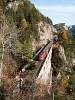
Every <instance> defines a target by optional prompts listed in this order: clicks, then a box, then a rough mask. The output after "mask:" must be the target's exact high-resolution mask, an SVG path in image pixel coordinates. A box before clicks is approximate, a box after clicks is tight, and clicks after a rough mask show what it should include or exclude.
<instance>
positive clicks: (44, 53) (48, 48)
mask: <svg viewBox="0 0 75 100" xmlns="http://www.w3.org/2000/svg"><path fill="white" fill-rule="evenodd" d="M52 44H53V41H51V42H50V43H49V44H48V45H47V46H46V47H45V48H44V50H43V51H42V52H41V53H40V54H39V57H38V60H44V59H45V57H46V55H47V54H48V52H49V50H50V48H51V46H52Z"/></svg>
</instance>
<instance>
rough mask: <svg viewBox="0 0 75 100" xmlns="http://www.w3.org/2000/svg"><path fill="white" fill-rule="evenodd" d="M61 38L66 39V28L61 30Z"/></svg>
mask: <svg viewBox="0 0 75 100" xmlns="http://www.w3.org/2000/svg"><path fill="white" fill-rule="evenodd" d="M62 38H63V39H64V40H67V33H66V30H63V34H62Z"/></svg>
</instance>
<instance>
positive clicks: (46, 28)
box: [32, 22, 57, 51]
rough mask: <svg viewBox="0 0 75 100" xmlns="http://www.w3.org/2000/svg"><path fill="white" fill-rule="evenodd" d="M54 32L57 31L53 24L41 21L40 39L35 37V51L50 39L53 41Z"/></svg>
mask: <svg viewBox="0 0 75 100" xmlns="http://www.w3.org/2000/svg"><path fill="white" fill-rule="evenodd" d="M53 32H57V31H56V29H55V28H54V27H53V26H50V25H49V24H47V23H43V22H39V23H38V34H39V41H36V40H35V39H33V41H32V50H33V51H35V50H36V48H38V47H41V46H43V45H45V44H47V43H48V41H51V39H52V38H53Z"/></svg>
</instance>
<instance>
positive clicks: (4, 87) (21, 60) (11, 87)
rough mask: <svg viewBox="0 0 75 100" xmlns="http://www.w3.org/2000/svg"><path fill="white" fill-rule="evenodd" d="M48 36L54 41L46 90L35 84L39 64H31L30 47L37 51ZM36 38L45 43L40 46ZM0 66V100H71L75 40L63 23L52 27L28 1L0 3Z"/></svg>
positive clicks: (74, 82) (3, 0) (74, 95)
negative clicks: (50, 73)
mask: <svg viewBox="0 0 75 100" xmlns="http://www.w3.org/2000/svg"><path fill="white" fill-rule="evenodd" d="M54 27H55V28H54ZM52 28H53V29H54V30H53V29H52ZM39 33H40V34H39ZM45 33H47V34H45ZM43 34H44V35H43ZM50 35H51V39H52V38H53V35H56V36H57V40H56V42H55V43H54V44H53V46H52V58H51V67H52V87H51V88H50V90H49V89H48V88H47V89H46V87H47V86H42V85H40V84H38V85H37V84H35V78H36V73H37V71H38V66H39V63H38V62H34V61H33V60H32V57H33V55H34V52H35V50H33V49H32V43H33V44H34V45H33V46H35V48H36V51H38V50H39V49H40V48H41V47H42V46H44V44H45V45H46V44H47V43H48V42H49V39H50V37H49V36H50ZM40 37H41V41H42V40H43V41H45V40H46V39H47V41H46V43H45V42H42V43H43V45H41V46H39V45H37V44H42V43H41V42H39V41H40ZM35 41H36V42H37V44H36V45H37V47H36V45H35ZM0 64H1V65H0V83H1V84H0V99H1V100H53V98H54V99H55V100H75V39H74V38H73V36H72V34H71V33H70V31H69V30H68V29H67V28H65V23H60V24H56V25H54V26H53V23H52V20H51V19H50V18H48V17H45V16H44V15H42V14H41V13H40V11H39V10H38V9H36V8H35V6H34V4H31V3H30V1H29V0H0ZM27 64H28V65H29V66H28V67H26V69H25V71H24V72H22V68H24V67H25V66H26V65H27ZM19 72H20V73H19ZM21 77H22V79H21ZM19 79H20V80H19ZM21 82H22V83H21ZM41 87H42V89H41Z"/></svg>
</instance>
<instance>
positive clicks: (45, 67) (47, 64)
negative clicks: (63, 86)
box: [36, 47, 52, 86]
mask: <svg viewBox="0 0 75 100" xmlns="http://www.w3.org/2000/svg"><path fill="white" fill-rule="evenodd" d="M51 57H52V47H51V49H50V51H49V53H48V55H47V57H46V58H45V60H44V62H43V64H42V65H41V69H40V70H39V72H38V75H37V78H36V82H37V83H41V84H44V85H47V84H49V85H50V86H51V83H52V67H51Z"/></svg>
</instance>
